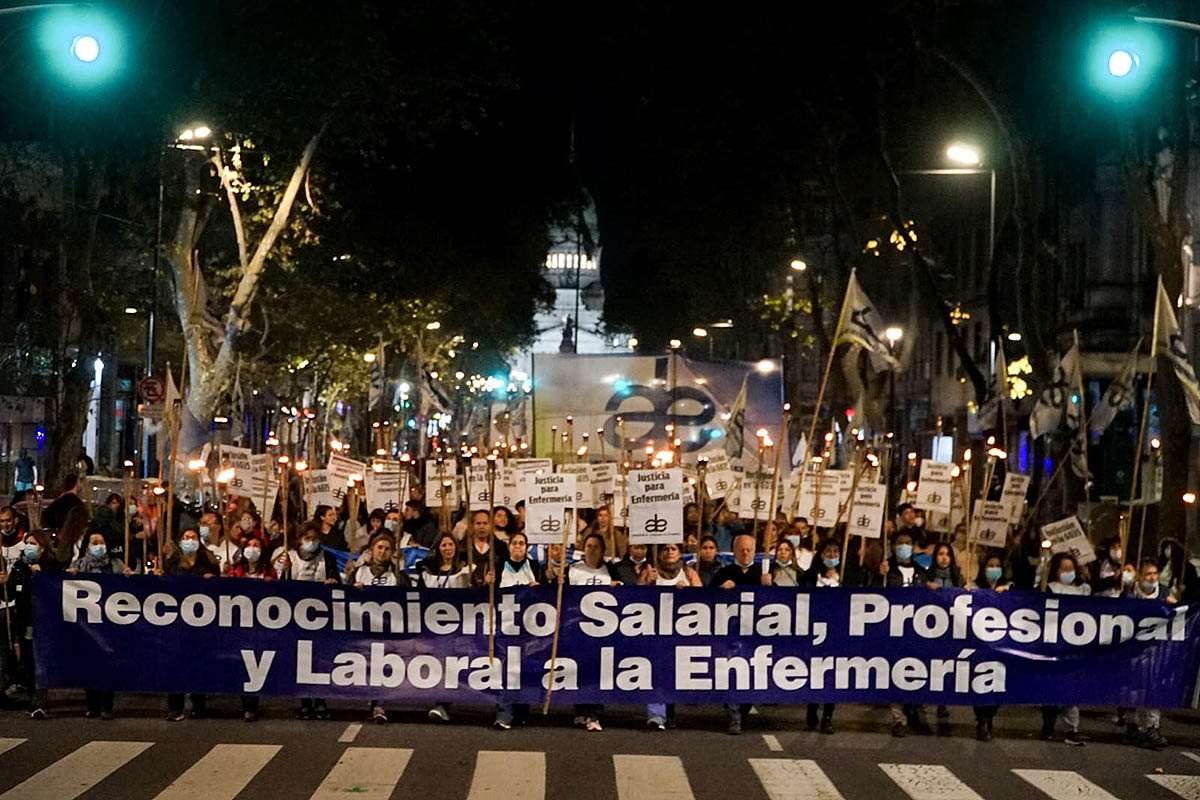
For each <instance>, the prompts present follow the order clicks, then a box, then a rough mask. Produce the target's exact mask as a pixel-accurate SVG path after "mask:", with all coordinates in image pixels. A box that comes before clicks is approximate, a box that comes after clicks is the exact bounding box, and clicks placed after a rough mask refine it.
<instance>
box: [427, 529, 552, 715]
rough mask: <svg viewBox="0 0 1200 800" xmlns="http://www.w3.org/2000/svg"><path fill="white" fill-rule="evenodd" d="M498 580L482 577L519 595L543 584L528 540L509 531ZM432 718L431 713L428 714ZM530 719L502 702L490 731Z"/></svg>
mask: <svg viewBox="0 0 1200 800" xmlns="http://www.w3.org/2000/svg"><path fill="white" fill-rule="evenodd" d="M497 569H499V570H500V575H499V578H497V577H496V574H495V573H493V572H491V571H490V570H489V571H488V572H486V573H484V582H485V583H486V584H489V585H490V584H492V583H494V582H496V581H497V580H498V581H499V582H498V583H497V586H498V588H499V589H500V591H520V590H521V589H522V588H524V587H526V586H537V585H538V584H540V583H543V582H544V581H545V575H544V574H543V572H542V565H541V564H539V563H538V562H536V561H534V560H533V559H531V558H530V557H529V539H528V538H527V537H526V536H525V534H524V533H522V532H521V531H512V532H511V533H510V534H509V536H508V558H506V559H505V560H504V564H503V565H497ZM429 714H430V716H433V712H432V711H430V712H429ZM528 719H529V705H528V704H527V703H511V702H506V701H504V700H501V701H500V702H499V703H497V704H496V718H495V720H494V721H493V722H492V727H493V728H495V729H496V730H498V731H507V730H510V729H511V728H512V726H513V725H523V724H525V721H526V720H528Z"/></svg>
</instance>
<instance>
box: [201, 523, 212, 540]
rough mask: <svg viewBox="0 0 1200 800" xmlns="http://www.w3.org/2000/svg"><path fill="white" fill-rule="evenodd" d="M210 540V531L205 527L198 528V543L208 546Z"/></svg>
mask: <svg viewBox="0 0 1200 800" xmlns="http://www.w3.org/2000/svg"><path fill="white" fill-rule="evenodd" d="M211 538H212V529H211V528H209V527H208V526H207V525H201V526H200V541H202V542H204V543H205V544H208V540H209V539H211Z"/></svg>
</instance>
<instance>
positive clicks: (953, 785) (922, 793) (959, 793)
mask: <svg viewBox="0 0 1200 800" xmlns="http://www.w3.org/2000/svg"><path fill="white" fill-rule="evenodd" d="M879 768H880V769H881V770H883V771H884V773H886V774H887V776H888V777H889V778H891V779H892V780H893V781H895V782H896V785H897V786H899V787H900V788H901V789H903V790H904V792H905V794H907V795H908V796H909V797H911V798H912V799H913V800H983V798H982V797H980V796H979V795H977V794H976V793H975V791H974V790H973V789H971V787H970V786H967V785H966V784H965V783H963V782H962V781H960V780H959V779H958V778H956V777H955V776H954V773H953V772H951V771H950V770H948V769H946V768H945V767H943V766H941V765H940V764H880V765H879Z"/></svg>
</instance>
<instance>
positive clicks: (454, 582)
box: [421, 567, 471, 589]
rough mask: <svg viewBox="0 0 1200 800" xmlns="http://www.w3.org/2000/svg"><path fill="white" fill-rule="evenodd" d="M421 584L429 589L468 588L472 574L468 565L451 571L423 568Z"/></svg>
mask: <svg viewBox="0 0 1200 800" xmlns="http://www.w3.org/2000/svg"><path fill="white" fill-rule="evenodd" d="M421 585H422V586H424V587H425V588H427V589H466V588H468V587H470V585H471V574H470V573H469V572H468V571H467V568H466V567H463V568H461V569H459V570H458V571H457V572H449V573H447V572H430V571H428V570H422V571H421Z"/></svg>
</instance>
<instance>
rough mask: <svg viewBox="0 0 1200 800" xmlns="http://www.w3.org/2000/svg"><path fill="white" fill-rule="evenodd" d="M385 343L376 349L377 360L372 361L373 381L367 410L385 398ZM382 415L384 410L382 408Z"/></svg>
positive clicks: (368, 395) (368, 391)
mask: <svg viewBox="0 0 1200 800" xmlns="http://www.w3.org/2000/svg"><path fill="white" fill-rule="evenodd" d="M383 375H384V372H383V344H382V343H381V344H380V345H379V349H378V350H376V351H375V360H374V361H372V362H371V383H370V387H369V388H368V389H367V410H371V409H373V408H375V407H376V406H378V405H379V403H380V402H381V401H382V400H383V383H384V378H383ZM381 415H382V410H381Z"/></svg>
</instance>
